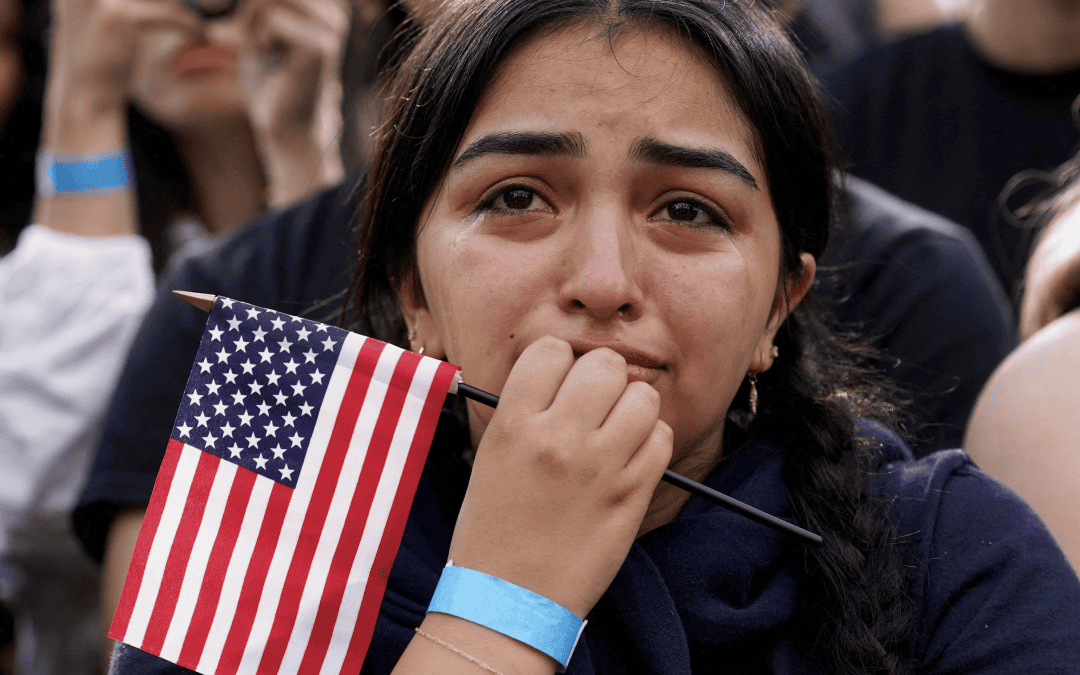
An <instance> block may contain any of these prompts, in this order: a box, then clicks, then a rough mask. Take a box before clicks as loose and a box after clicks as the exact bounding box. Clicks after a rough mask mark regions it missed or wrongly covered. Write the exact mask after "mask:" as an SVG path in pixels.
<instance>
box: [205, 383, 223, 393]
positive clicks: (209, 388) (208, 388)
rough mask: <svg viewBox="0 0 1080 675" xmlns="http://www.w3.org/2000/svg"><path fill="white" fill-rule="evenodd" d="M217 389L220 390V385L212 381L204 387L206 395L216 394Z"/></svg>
mask: <svg viewBox="0 0 1080 675" xmlns="http://www.w3.org/2000/svg"><path fill="white" fill-rule="evenodd" d="M218 389H221V385H220V384H218V383H217V382H214V381H213V380H210V384H208V385H206V393H208V394H216V393H217V392H218Z"/></svg>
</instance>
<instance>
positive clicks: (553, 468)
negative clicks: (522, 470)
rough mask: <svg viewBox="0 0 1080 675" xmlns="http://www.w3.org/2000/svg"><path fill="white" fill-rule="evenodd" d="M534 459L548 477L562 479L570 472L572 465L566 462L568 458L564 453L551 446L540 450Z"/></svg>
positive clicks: (537, 466) (539, 468)
mask: <svg viewBox="0 0 1080 675" xmlns="http://www.w3.org/2000/svg"><path fill="white" fill-rule="evenodd" d="M534 461H535V464H536V468H537V469H538V470H539V471H540V473H541V475H543V476H545V477H547V478H551V479H555V480H560V479H563V478H566V477H567V476H568V475H569V474H570V467H569V465H568V464H567V462H566V458H565V457H564V456H563V455H562V453H560V452H558V451H555V450H553V449H551V448H544V449H541V450H540V451H538V452H537V453H536V458H535V460H534Z"/></svg>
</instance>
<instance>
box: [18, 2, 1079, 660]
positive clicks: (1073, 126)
mask: <svg viewBox="0 0 1080 675" xmlns="http://www.w3.org/2000/svg"><path fill="white" fill-rule="evenodd" d="M190 2H191V4H185V1H182V0H0V159H2V162H3V167H4V168H3V171H2V174H3V180H2V181H0V256H2V257H0V473H2V476H3V479H4V480H2V481H0V602H2V603H3V606H2V608H0V675H6V674H8V673H18V674H20V675H22V674H28V673H38V674H51V673H57V674H59V673H68V674H76V675H77V674H82V673H87V674H89V673H95V672H99V673H101V672H104V669H105V664H106V663H107V658H108V657H107V649H108V648H107V645H108V640H107V639H106V638H105V633H106V630H107V623H108V617H109V616H110V614H111V607H112V606H115V599H116V596H117V593H118V590H117V587H116V586H117V583H118V582H117V581H116V579H114V578H109V577H108V575H107V574H106V575H105V577H104V578H103V575H102V571H101V570H102V568H101V562H102V559H103V557H104V559H105V560H106V566H107V565H108V559H109V558H108V556H109V549H108V548H107V546H108V545H109V544H106V541H110V542H111V541H113V540H111V539H108V537H109V534H108V527H109V521H106V524H105V532H104V533H99V535H95V536H99V538H100V542H99V544H98V545H97V550H94V549H95V546H94V545H93V544H88V543H87V538H86V536H85V535H83V534H80V535H79V536H76V534H75V532H74V531H73V529H72V522H71V513H72V510H73V509H74V508H75V506H76V504H77V503H79V500H80V494H82V493H83V490H84V486H85V485H86V484H87V482H88V471H90V467H91V465H92V463H93V457H94V453H95V451H96V449H97V447H98V440H99V437H100V435H101V427H102V420H103V419H104V417H105V416H106V414H107V411H108V408H109V405H110V403H109V402H110V399H111V397H112V392H113V390H114V388H115V387H116V382H117V379H118V377H119V376H120V372H121V369H122V368H123V366H124V362H125V358H126V354H127V349H128V346H129V345H131V344H132V342H133V341H134V340H135V339H136V333H137V331H138V329H139V325H140V322H141V321H142V319H143V316H144V314H145V313H146V311H147V309H148V308H149V307H150V304H151V302H152V300H153V297H154V295H155V289H156V287H157V282H158V280H159V279H161V278H162V277H163V276H168V275H169V274H170V270H175V269H179V268H180V267H182V266H183V265H184V264H185V262H187V261H190V260H194V259H199V258H200V257H201V256H206V255H208V254H209V252H212V251H214V250H215V249H216V248H217V247H219V246H221V245H222V244H223V242H226V241H228V240H230V238H234V237H237V236H238V233H240V232H243V231H244V230H245V229H246V228H253V227H261V226H262V225H261V222H262V221H260V217H261V216H263V214H265V213H274V212H278V211H281V210H282V209H285V208H287V207H289V206H290V205H296V204H303V203H306V202H305V200H309V199H311V198H312V195H317V194H319V193H321V192H322V191H324V190H327V189H335V188H337V187H338V186H340V185H342V184H344V185H346V186H348V185H351V184H354V183H355V182H356V181H357V180H358V178H359V177H360V176H361V175H362V173H363V164H364V161H363V160H364V155H365V149H366V143H367V139H368V137H369V135H370V132H371V128H372V124H373V120H374V111H375V109H376V107H377V105H378V96H377V92H378V87H377V85H378V79H377V76H378V71H379V68H380V66H381V65H382V64H381V62H380V54H381V53H383V50H384V46H385V45H386V44H387V41H388V40H390V39H391V36H392V35H393V34H394V31H395V30H396V29H398V28H400V27H402V25H405V26H406V28H407V26H408V24H409V23H410V22H413V23H422V22H423V20H424V17H425V16H426V15H427V13H429V12H435V11H438V4H439V3H438V2H437V1H435V0H429V1H427V2H424V1H421V0H416V1H415V2H405V3H389V2H385V1H383V0H239V2H238V4H237V6H236V7H235V8H234V9H232V10H231V11H227V12H226V13H225V14H224V15H222V16H211V14H212V13H213V11H214V10H215V9H216V6H208V7H209V9H207V7H204V8H203V9H202V10H201V12H200V11H199V8H198V3H197V2H196V1H195V0H190ZM776 5H777V10H778V11H779V12H782V13H783V14H784V16H785V17H786V18H787V25H788V26H789V28H790V31H791V33H792V34H793V35H794V36H795V38H796V39H797V40H798V43H799V44H800V45H801V46H802V47H803V49H804V50H805V53H806V56H807V59H808V61H809V62H810V65H811V68H812V69H813V71H814V72H815V73H816V74H817V75H818V76H819V77H821V78H822V80H823V81H824V82H825V84H826V86H827V88H828V90H829V91H830V93H831V94H832V96H833V101H832V109H831V114H832V116H833V122H834V126H835V130H836V133H837V134H838V136H839V138H840V140H841V142H842V144H843V147H844V150H845V153H846V159H847V162H848V165H849V170H850V174H851V175H852V176H855V177H857V179H855V180H852V181H851V183H850V186H849V189H848V195H849V196H848V199H849V200H850V202H851V209H852V211H851V213H852V214H853V215H851V220H852V221H853V222H854V223H855V225H856V226H858V225H859V221H862V222H861V225H862V226H864V227H871V228H872V227H873V226H875V224H876V222H877V221H875V220H874V218H875V217H876V218H878V219H879V220H881V219H885V220H887V219H890V218H891V219H893V220H897V221H898V222H899V221H903V222H905V223H915V224H913V225H904V226H903V227H904V228H911V229H915V230H918V231H919V232H922V233H923V234H922V235H919V236H923V239H919V241H920V242H921V243H920V245H919V246H918V247H912V248H904V247H903V246H902V245H898V246H897V247H896V248H894V249H892V251H891V254H892V255H894V256H896V258H895V259H894V260H882V261H881V266H882V269H886V268H888V269H892V267H890V265H899V266H902V267H904V268H905V269H906V270H907V271H908V273H910V274H912V275H913V278H916V277H925V276H928V275H938V277H937V278H938V279H939V285H938V286H932V287H931V286H928V288H930V289H931V291H933V292H931V291H927V294H926V295H924V296H916V295H912V297H909V298H906V299H902V298H898V299H897V304H896V305H895V306H892V307H878V308H875V310H874V311H875V312H877V314H876V315H875V316H874V317H871V318H867V317H865V316H859V317H852V316H845V309H844V303H843V302H842V301H841V300H849V299H851V298H852V297H856V299H857V296H858V295H859V294H860V293H863V292H866V288H863V287H850V286H848V287H846V289H845V291H844V292H843V293H842V294H841V295H842V296H843V297H842V298H841V299H840V300H837V303H836V304H837V314H838V315H839V316H840V317H841V318H842V319H846V320H847V321H848V324H849V327H850V328H852V329H853V330H867V329H868V327H877V326H880V325H884V324H879V323H876V321H877V319H879V318H881V317H885V316H888V315H889V313H890V312H896V313H900V314H901V315H900V317H899V318H897V319H896V322H897V323H903V322H904V321H906V320H907V319H906V318H905V317H906V316H907V315H905V314H902V312H906V311H908V310H907V309H902V303H901V301H903V302H907V303H909V304H910V305H912V306H916V305H921V306H922V307H921V309H919V310H912V311H922V310H926V309H927V307H928V306H930V305H934V303H937V302H939V300H940V297H941V296H939V295H937V294H938V293H943V292H944V291H941V290H940V289H942V288H945V287H948V288H950V289H952V292H955V293H960V292H961V291H960V290H957V289H962V292H963V293H964V294H966V295H962V296H961V297H958V298H956V299H955V300H956V303H957V306H964V307H968V309H967V310H965V311H964V313H963V314H961V315H959V316H956V315H953V316H949V315H946V314H945V313H944V312H942V313H941V314H940V315H939V316H937V318H936V319H926V320H925V321H927V322H930V323H924V324H923V325H922V330H921V332H920V333H919V335H918V336H917V339H918V341H919V342H921V343H925V342H927V341H930V342H932V341H933V340H935V339H937V338H938V337H940V339H941V341H942V342H941V343H940V345H938V346H940V349H938V350H937V352H936V353H937V356H936V357H935V359H936V360H932V359H931V358H930V357H929V356H928V357H927V358H926V360H925V361H923V362H918V358H916V359H915V360H916V362H915V363H912V362H911V360H912V357H911V356H910V354H909V353H908V352H904V350H905V349H912V350H913V351H912V352H910V353H924V352H917V350H914V348H912V347H910V345H906V344H905V343H902V341H901V340H899V338H897V339H895V340H893V341H892V342H890V339H891V337H890V335H891V334H890V335H885V334H883V333H884V331H885V329H881V328H878V330H877V331H876V334H871V335H869V336H868V337H870V338H872V339H873V338H879V339H880V340H881V343H880V344H879V345H878V346H879V347H882V348H883V349H884V350H885V352H887V353H888V354H891V355H892V356H893V357H894V359H893V360H892V361H890V360H889V359H888V358H883V359H879V360H878V361H877V363H878V364H879V365H880V366H881V367H883V368H885V369H886V370H888V371H890V372H892V373H894V374H895V375H896V376H897V378H898V379H899V380H900V381H901V383H902V384H905V385H907V388H908V390H909V392H908V393H909V395H910V398H911V400H912V409H913V420H912V425H913V431H915V432H917V435H918V434H922V435H923V438H925V439H926V440H925V450H926V451H929V450H933V449H937V448H940V447H954V446H957V445H961V444H962V445H963V447H964V448H965V449H966V450H967V451H968V452H969V453H970V454H971V455H972V456H973V457H974V458H975V460H976V462H977V463H979V464H980V466H982V467H983V468H984V469H986V470H988V471H990V472H991V473H992V474H994V475H996V476H997V477H998V478H1001V479H1002V480H1004V481H1005V482H1006V483H1007V484H1009V485H1010V486H1011V487H1013V489H1015V490H1016V491H1018V492H1019V493H1020V494H1021V496H1023V497H1024V498H1025V499H1027V500H1028V501H1029V502H1030V503H1031V504H1032V505H1033V506H1034V507H1035V508H1036V510H1037V511H1038V512H1039V513H1040V515H1042V517H1043V518H1044V519H1045V520H1046V521H1047V523H1048V524H1049V525H1050V527H1051V530H1052V531H1053V532H1054V533H1055V535H1056V536H1057V537H1058V538H1059V542H1060V543H1061V545H1062V547H1063V548H1064V549H1065V551H1066V553H1067V554H1068V555H1069V556H1070V560H1071V562H1072V563H1073V565H1074V567H1076V568H1080V505H1078V504H1080V502H1078V501H1077V500H1076V499H1075V494H1076V491H1077V488H1080V443H1078V442H1077V441H1076V440H1075V439H1076V438H1080V427H1078V423H1077V422H1076V420H1077V418H1080V416H1078V415H1076V414H1075V411H1076V409H1077V406H1078V404H1080V390H1078V388H1077V387H1078V385H1077V384H1076V382H1077V381H1080V378H1077V377H1076V376H1075V375H1076V373H1078V372H1080V315H1078V314H1077V312H1076V311H1074V310H1075V309H1076V308H1077V306H1078V299H1080V182H1078V176H1077V174H1078V163H1077V159H1076V157H1077V151H1078V149H1080V98H1078V97H1080V1H1077V0H1073V1H1071V2H1070V1H1068V0H776ZM117 147H123V148H126V149H127V152H128V153H129V154H128V155H127V156H126V159H125V161H126V162H127V164H126V166H127V167H128V170H129V171H130V173H131V175H132V176H133V178H132V186H131V189H129V190H123V191H119V192H117V191H111V192H104V193H102V194H99V195H95V196H92V197H87V198H85V199H83V200H72V199H71V198H70V197H65V196H64V195H63V194H59V192H58V190H57V187H58V186H57V185H56V184H50V182H49V180H50V178H49V176H48V175H45V176H43V174H42V171H43V169H42V167H43V165H44V163H45V162H48V161H50V159H49V158H56V157H65V156H76V155H92V154H94V153H103V152H106V151H110V150H112V149H114V148H117ZM860 179H861V180H860ZM53 180H54V181H55V180H56V179H55V178H53ZM863 181H865V183H864V182H863ZM878 189H880V190H882V191H884V192H881V193H880V194H879V192H878V191H877V190H878ZM885 193H890V194H891V195H892V196H889V195H886V194H885ZM894 197H895V198H899V200H903V202H904V203H903V204H901V202H900V201H899V200H897V201H896V202H895V204H896V205H899V206H896V205H894V202H893V201H890V200H893V198H894ZM867 200H869V201H870V202H872V203H873V204H874V205H875V208H878V207H879V206H880V205H881V204H885V205H886V206H882V207H880V208H882V209H885V210H884V211H875V210H873V209H871V210H870V211H866V210H865V208H864V205H865V203H866V202H867ZM886 207H887V208H886ZM860 209H863V210H860ZM890 209H891V210H890ZM868 213H869V215H867V214H868ZM881 213H886V214H895V213H902V214H904V216H903V217H902V218H901V217H899V216H895V215H884V216H883V215H880V214H881ZM874 214H879V215H877V216H875V215H874ZM905 219H906V220H905ZM950 221H951V222H950ZM890 222H891V221H890ZM904 232H905V233H904V235H903V236H902V237H901V236H900V235H897V236H898V237H899V238H897V239H896V240H895V241H903V242H910V241H911V238H910V236H908V235H909V233H908V230H905V231H904ZM136 235H138V236H136ZM924 235H925V236H924ZM875 236H876V235H875ZM890 236H891V235H890ZM905 237H906V238H905ZM841 241H846V242H847V243H848V244H850V245H851V246H852V247H854V248H852V249H851V250H853V251H863V250H864V249H861V248H859V245H860V244H859V242H860V241H861V240H859V239H858V237H857V236H854V235H849V236H848V237H847V239H845V238H844V237H843V236H842V237H841ZM852 242H854V243H852ZM961 249H962V250H963V251H964V255H965V256H968V257H966V258H963V260H964V261H968V262H964V263H963V264H960V263H957V265H959V266H961V267H965V268H967V269H966V270H965V271H962V272H961V274H965V275H968V276H966V277H965V279H967V281H955V280H954V279H953V278H952V277H949V276H947V271H948V269H949V267H948V265H949V264H951V263H949V261H950V260H952V259H955V256H956V255H958V253H957V251H958V250H961ZM341 251H342V261H344V260H345V258H346V256H347V255H348V251H347V248H346V247H345V246H342V248H341ZM296 255H300V254H296ZM837 255H838V257H837V258H836V259H835V260H833V259H830V260H829V261H828V262H831V263H836V264H835V265H833V266H832V267H831V268H829V266H828V265H826V268H827V269H826V271H825V274H826V275H828V274H830V273H831V274H837V275H843V274H844V273H845V269H846V268H845V265H847V266H851V265H857V264H859V263H862V262H866V260H865V259H859V258H858V256H859V255H862V254H861V253H859V254H851V255H849V256H848V257H847V258H844V256H843V254H837ZM852 256H855V257H854V258H853V257H852ZM901 256H906V257H903V259H902V260H901ZM943 261H944V262H943ZM267 264H272V263H270V262H268V263H267ZM876 269H877V268H875V270H876ZM942 270H945V271H942ZM868 274H869V273H868ZM874 274H878V272H876V271H875V272H874ZM879 276H880V275H879ZM860 278H866V279H871V276H864V277H860ZM821 283H822V284H823V285H828V283H829V278H828V276H823V277H822V279H821ZM867 283H870V282H867ZM913 283H914V282H913ZM968 283H970V284H973V285H977V286H978V288H977V289H976V290H973V291H970V290H969V289H970V288H971V286H967V285H965V284H968ZM934 289H937V290H934ZM190 290H196V291H198V290H201V289H196V288H193V289H190ZM913 293H914V291H913ZM903 307H906V305H903ZM104 316H109V317H112V318H111V319H109V320H105V319H103V318H102V317H104ZM856 319H857V320H856ZM935 321H936V322H938V323H933V322H935ZM961 324H967V325H966V326H964V325H961ZM965 327H966V328H967V329H968V332H967V333H964V334H963V337H962V339H961V338H956V341H955V342H952V343H950V342H949V340H950V339H952V336H957V335H961V330H962V329H964V328H965ZM889 330H892V329H889ZM915 339H916V338H914V337H913V338H911V340H912V341H915ZM101 345H107V348H105V349H101V348H100V347H101ZM920 348H925V344H923V345H920ZM893 349H895V350H896V351H893ZM953 366H954V367H955V369H956V370H955V371H950V370H948V367H953ZM905 369H906V370H905ZM935 406H938V407H935ZM941 407H947V408H948V410H944V411H943V410H941V409H939V408H941ZM973 410H974V414H972V411H973ZM90 480H91V481H92V479H90ZM84 503H85V500H84ZM121 506H124V505H122V504H121V505H118V508H117V509H115V510H114V511H113V512H112V514H113V515H116V514H117V513H121V510H120V508H119V507H121ZM110 517H111V516H110ZM117 522H120V521H117ZM112 536H114V537H118V536H119V535H116V534H115V533H114V534H113V535H112ZM88 548H89V549H90V552H89V553H88V552H87V549H88ZM128 554H129V555H130V550H128ZM121 558H122V555H121ZM121 581H122V580H121Z"/></svg>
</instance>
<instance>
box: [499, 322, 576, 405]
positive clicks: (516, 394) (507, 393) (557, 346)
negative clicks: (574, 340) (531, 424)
mask: <svg viewBox="0 0 1080 675" xmlns="http://www.w3.org/2000/svg"><path fill="white" fill-rule="evenodd" d="M573 366H574V350H573V349H571V347H570V345H569V344H568V343H567V342H565V341H563V340H559V339H558V338H553V337H550V336H548V337H542V338H540V339H539V340H537V341H536V342H534V343H532V344H531V345H529V346H528V347H526V348H525V351H523V352H522V353H521V356H519V357H518V359H517V362H516V363H514V367H513V368H512V369H511V370H510V375H509V376H508V377H507V378H506V383H505V384H504V385H503V388H502V394H501V400H500V401H499V410H503V409H506V410H507V411H508V412H530V413H531V412H541V411H544V410H547V409H548V408H550V407H551V404H552V403H553V402H554V400H555V397H556V395H557V394H558V393H559V387H560V385H562V383H563V380H564V379H565V378H566V374H567V373H569V372H570V369H571V368H572V367H573Z"/></svg>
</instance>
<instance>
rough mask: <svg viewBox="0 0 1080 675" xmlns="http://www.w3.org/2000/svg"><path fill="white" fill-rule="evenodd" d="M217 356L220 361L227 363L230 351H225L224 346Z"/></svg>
mask: <svg viewBox="0 0 1080 675" xmlns="http://www.w3.org/2000/svg"><path fill="white" fill-rule="evenodd" d="M216 356H217V358H218V363H225V362H226V361H228V360H229V352H227V351H225V348H224V347H222V348H221V351H219V352H218V353H217V354H216Z"/></svg>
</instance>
